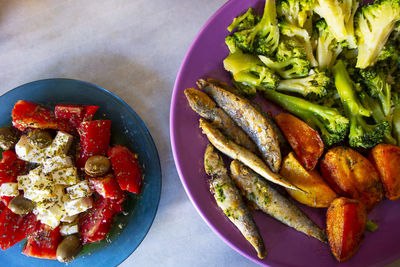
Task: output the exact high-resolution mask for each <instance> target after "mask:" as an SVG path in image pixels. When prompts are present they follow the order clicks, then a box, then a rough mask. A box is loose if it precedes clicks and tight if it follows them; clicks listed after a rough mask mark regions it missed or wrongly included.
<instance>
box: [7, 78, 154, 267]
mask: <svg viewBox="0 0 400 267" xmlns="http://www.w3.org/2000/svg"><path fill="white" fill-rule="evenodd" d="M51 81H61V82H63V81H67V82H73V83H79V84H83V85H85V86H89V87H92V88H95V89H96V90H99V91H100V92H102V93H104V94H106V95H108V96H109V97H112V98H114V99H116V100H117V101H118V102H120V103H121V104H122V105H124V106H125V107H127V108H128V110H129V111H130V112H131V113H132V114H133V115H134V116H135V117H136V119H137V120H138V121H139V123H140V125H141V128H143V130H144V132H145V133H146V135H147V136H148V139H149V141H150V143H151V147H152V149H153V150H154V152H155V155H156V160H155V163H156V165H157V169H156V172H157V177H158V184H159V186H157V187H158V190H157V199H156V201H155V203H154V206H155V209H154V212H153V214H151V215H152V219H151V222H150V223H149V224H148V226H147V227H146V232H145V234H144V235H143V237H142V238H141V239H140V241H139V242H138V244H137V246H136V247H135V248H133V249H132V251H130V252H129V253H128V254H127V255H126V256H123V257H122V258H121V259H120V260H117V261H116V265H120V264H121V263H123V262H124V261H125V260H126V259H127V258H129V257H130V256H131V255H132V254H133V253H134V252H135V251H136V249H137V248H138V247H139V246H140V245H141V243H142V242H143V240H144V239H145V238H146V236H147V235H148V233H149V232H150V229H151V227H152V225H153V223H154V220H155V218H156V216H157V212H158V208H159V204H160V200H161V192H162V168H161V161H160V155H159V153H158V149H157V146H156V144H155V142H154V139H153V136H152V135H151V133H150V131H149V129H148V128H147V126H146V124H145V123H144V121H143V120H142V118H141V117H140V116H139V115H138V114H137V112H136V111H135V110H134V109H133V108H132V107H131V106H130V105H128V103H126V102H125V101H124V100H123V99H122V98H121V97H119V96H118V95H116V94H114V93H113V92H111V91H109V90H107V89H105V88H103V87H101V86H99V85H96V84H93V83H90V82H87V81H82V80H78V79H72V78H46V79H40V80H34V81H31V82H27V83H24V84H22V85H19V86H17V87H14V88H13V89H11V90H8V91H7V92H5V93H3V94H2V95H0V98H2V97H5V96H7V95H8V94H11V93H13V92H15V91H17V90H21V88H23V87H25V86H29V85H31V84H35V83H41V82H51ZM153 160H154V159H153ZM20 242H24V240H22V241H20ZM20 242H18V243H20ZM15 245H17V244H15ZM21 255H22V254H21ZM46 262H47V260H46ZM51 262H54V260H51Z"/></svg>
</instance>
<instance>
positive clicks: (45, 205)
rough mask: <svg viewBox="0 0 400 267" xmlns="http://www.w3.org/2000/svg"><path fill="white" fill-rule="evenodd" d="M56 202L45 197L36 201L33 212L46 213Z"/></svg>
mask: <svg viewBox="0 0 400 267" xmlns="http://www.w3.org/2000/svg"><path fill="white" fill-rule="evenodd" d="M53 205H55V203H53V201H51V200H49V199H44V200H42V201H41V202H36V206H35V208H34V209H33V213H35V214H36V215H38V214H42V215H43V214H45V213H46V212H47V210H48V209H50V208H51V207H52V206H53Z"/></svg>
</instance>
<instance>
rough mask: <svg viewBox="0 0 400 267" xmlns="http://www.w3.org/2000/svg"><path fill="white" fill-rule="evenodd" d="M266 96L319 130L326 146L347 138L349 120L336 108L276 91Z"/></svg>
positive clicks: (271, 91) (270, 91) (267, 93)
mask: <svg viewBox="0 0 400 267" xmlns="http://www.w3.org/2000/svg"><path fill="white" fill-rule="evenodd" d="M263 92H264V96H265V97H266V98H267V99H269V100H271V101H273V102H274V103H276V104H278V105H280V106H281V107H283V108H284V109H286V110H287V111H289V112H291V113H293V114H294V115H296V116H297V117H299V118H300V119H302V120H303V121H305V122H306V123H307V124H308V125H310V126H311V127H312V128H314V129H316V130H319V131H320V133H321V137H322V139H323V140H324V142H325V144H327V145H332V144H334V143H338V142H340V141H341V140H343V138H344V137H345V134H346V132H347V129H348V120H347V119H346V118H345V117H343V116H341V115H340V113H339V112H338V111H337V110H336V109H335V108H329V107H324V106H320V105H316V104H313V103H311V102H309V101H307V100H304V99H302V98H298V97H294V96H290V95H285V94H282V93H279V92H276V91H274V90H265V91H263Z"/></svg>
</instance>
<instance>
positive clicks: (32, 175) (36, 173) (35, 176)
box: [28, 166, 43, 184]
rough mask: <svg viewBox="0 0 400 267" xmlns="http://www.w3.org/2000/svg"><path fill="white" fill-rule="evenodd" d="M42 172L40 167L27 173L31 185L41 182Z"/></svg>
mask: <svg viewBox="0 0 400 267" xmlns="http://www.w3.org/2000/svg"><path fill="white" fill-rule="evenodd" d="M42 171H43V168H42V167H41V166H39V167H37V168H35V169H33V170H31V171H30V172H29V173H28V177H29V180H30V183H31V184H34V183H36V182H38V181H40V180H42V178H43V176H42Z"/></svg>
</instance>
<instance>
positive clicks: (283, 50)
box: [275, 36, 307, 62]
mask: <svg viewBox="0 0 400 267" xmlns="http://www.w3.org/2000/svg"><path fill="white" fill-rule="evenodd" d="M275 57H276V59H277V60H278V61H279V62H281V61H286V60H288V59H290V58H301V59H307V53H306V50H305V49H304V44H303V43H302V42H301V41H300V40H299V39H297V38H288V37H286V36H282V37H281V39H280V41H279V45H278V49H277V50H276V54H275Z"/></svg>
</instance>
